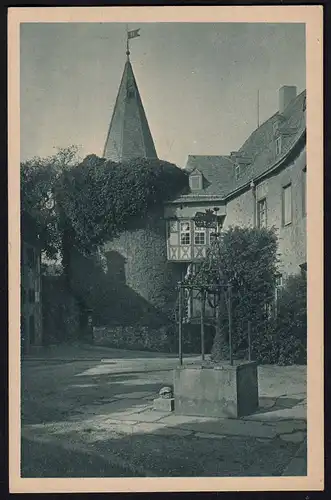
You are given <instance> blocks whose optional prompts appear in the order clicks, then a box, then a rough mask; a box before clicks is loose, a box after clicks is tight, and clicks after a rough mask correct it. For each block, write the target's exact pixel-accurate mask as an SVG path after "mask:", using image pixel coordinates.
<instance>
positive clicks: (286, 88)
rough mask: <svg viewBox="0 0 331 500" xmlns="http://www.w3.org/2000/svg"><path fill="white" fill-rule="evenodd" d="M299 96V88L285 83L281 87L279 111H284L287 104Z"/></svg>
mask: <svg viewBox="0 0 331 500" xmlns="http://www.w3.org/2000/svg"><path fill="white" fill-rule="evenodd" d="M296 96H297V88H296V87H294V86H292V85H283V87H281V88H280V89H279V112H280V113H283V112H284V110H285V109H286V108H287V106H288V105H289V104H290V102H292V101H293V100H294V99H295V98H296Z"/></svg>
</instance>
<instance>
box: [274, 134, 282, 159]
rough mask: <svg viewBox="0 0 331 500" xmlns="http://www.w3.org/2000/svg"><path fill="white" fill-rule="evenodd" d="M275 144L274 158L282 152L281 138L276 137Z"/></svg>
mask: <svg viewBox="0 0 331 500" xmlns="http://www.w3.org/2000/svg"><path fill="white" fill-rule="evenodd" d="M275 144H276V156H278V155H280V154H281V152H282V138H281V137H277V139H276V143H275Z"/></svg>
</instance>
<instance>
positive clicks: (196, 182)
mask: <svg viewBox="0 0 331 500" xmlns="http://www.w3.org/2000/svg"><path fill="white" fill-rule="evenodd" d="M190 188H191V190H192V191H198V190H199V189H202V177H201V175H191V176H190Z"/></svg>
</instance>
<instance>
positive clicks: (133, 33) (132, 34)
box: [128, 28, 140, 40]
mask: <svg viewBox="0 0 331 500" xmlns="http://www.w3.org/2000/svg"><path fill="white" fill-rule="evenodd" d="M139 31H140V28H138V29H137V30H131V31H128V40H131V38H136V37H137V36H140V33H139Z"/></svg>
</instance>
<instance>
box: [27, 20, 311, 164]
mask: <svg viewBox="0 0 331 500" xmlns="http://www.w3.org/2000/svg"><path fill="white" fill-rule="evenodd" d="M129 28H130V29H135V28H141V29H140V35H141V36H140V37H139V38H136V39H134V40H132V41H131V62H132V66H133V70H134V73H135V76H136V80H137V83H138V87H139V91H140V94H141V98H142V101H143V105H144V108H145V111H146V115H147V119H148V122H149V126H150V129H151V132H152V136H153V138H154V143H155V147H156V150H157V154H158V157H159V158H161V159H164V160H168V161H171V162H173V163H176V164H177V165H178V166H180V167H183V166H184V165H185V163H186V159H187V156H188V155H189V154H207V155H208V154H210V155H214V154H216V155H217V154H229V153H230V152H231V151H235V150H237V149H239V148H240V146H241V145H242V144H243V142H244V141H245V140H246V139H247V137H248V136H249V135H250V133H251V132H252V131H253V130H254V129H255V128H256V126H257V91H258V90H259V95H260V123H261V122H262V121H264V120H266V119H267V118H269V116H270V115H272V114H273V113H274V112H276V111H277V108H278V89H279V88H280V87H281V86H282V85H296V86H297V88H298V93H299V92H301V91H302V90H304V89H305V71H306V69H305V26H304V25H303V24H286V23H282V24H251V23H241V24H235V23H217V24H211V23H198V24H191V23H143V24H140V25H130V27H129ZM125 51H126V47H125V25H123V24H120V23H57V24H55V23H31V24H22V25H21V97H20V98H21V102H20V106H21V159H22V160H25V159H28V158H31V157H32V156H36V155H37V156H46V155H50V154H52V153H54V147H66V146H69V145H72V144H76V145H80V146H81V147H82V149H81V154H82V155H83V156H85V155H87V154H90V153H95V154H97V155H100V156H101V154H102V150H103V147H104V142H105V138H106V134H107V130H108V126H109V122H110V119H111V115H112V110H113V106H114V103H115V99H116V95H117V91H118V87H119V84H120V80H121V76H122V72H123V68H124V64H125V59H126V55H125Z"/></svg>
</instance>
